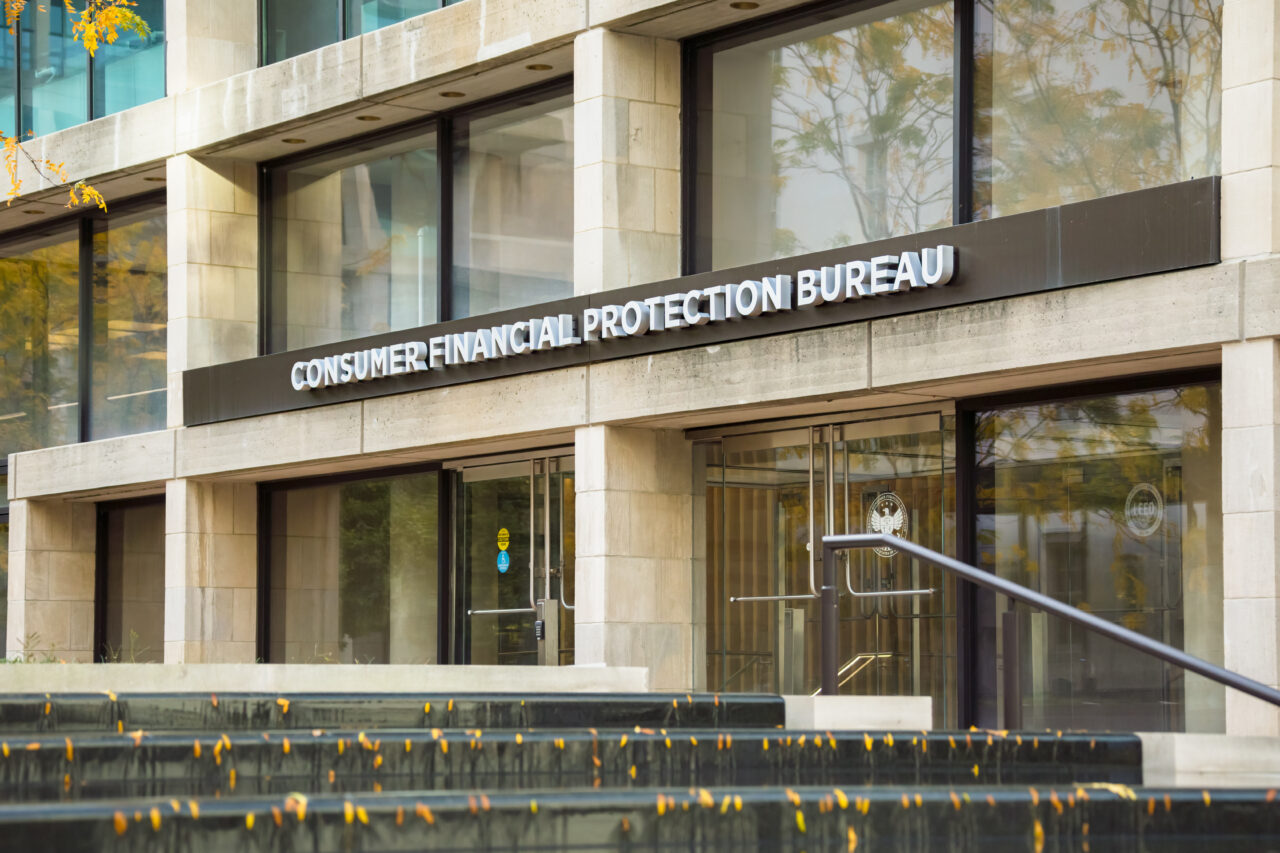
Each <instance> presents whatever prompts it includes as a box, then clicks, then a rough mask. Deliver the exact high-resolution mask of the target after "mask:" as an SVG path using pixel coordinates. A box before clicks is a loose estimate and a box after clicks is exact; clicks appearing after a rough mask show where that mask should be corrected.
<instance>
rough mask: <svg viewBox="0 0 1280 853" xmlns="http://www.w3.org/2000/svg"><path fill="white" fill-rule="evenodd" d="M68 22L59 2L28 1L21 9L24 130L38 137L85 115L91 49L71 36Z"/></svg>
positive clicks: (19, 29)
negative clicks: (86, 48)
mask: <svg viewBox="0 0 1280 853" xmlns="http://www.w3.org/2000/svg"><path fill="white" fill-rule="evenodd" d="M71 24H72V21H71V16H70V15H69V14H68V12H67V10H66V8H65V7H64V6H63V5H62V4H61V3H40V4H37V3H30V4H28V5H27V7H26V8H25V9H23V11H22V17H21V18H20V23H19V28H18V35H19V38H20V40H21V56H22V60H21V61H22V66H21V69H20V71H19V78H20V83H21V95H20V98H21V101H22V127H21V128H20V131H21V132H23V133H25V132H27V131H31V132H34V133H35V134H36V135H37V136H41V135H43V134H46V133H52V132H53V131H55V130H62V129H64V128H68V127H71V126H72V125H76V124H80V123H81V122H84V121H86V120H87V119H88V118H89V116H88V109H89V98H88V95H87V88H88V80H89V53H88V51H86V50H85V49H84V47H82V46H81V45H79V44H77V43H76V42H75V41H74V39H73V38H72V34H71Z"/></svg>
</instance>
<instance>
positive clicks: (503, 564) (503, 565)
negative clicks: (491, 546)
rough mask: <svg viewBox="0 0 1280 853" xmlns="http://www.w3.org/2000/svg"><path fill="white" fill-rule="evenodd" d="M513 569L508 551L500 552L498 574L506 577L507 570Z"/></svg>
mask: <svg viewBox="0 0 1280 853" xmlns="http://www.w3.org/2000/svg"><path fill="white" fill-rule="evenodd" d="M509 568H511V555H510V554H509V553H507V552H506V551H499V552H498V574H500V575H505V574H506V573H507V569H509Z"/></svg>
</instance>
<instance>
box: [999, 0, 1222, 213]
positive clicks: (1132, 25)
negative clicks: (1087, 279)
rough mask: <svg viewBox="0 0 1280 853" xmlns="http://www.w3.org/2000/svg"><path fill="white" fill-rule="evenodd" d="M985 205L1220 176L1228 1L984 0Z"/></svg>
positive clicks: (1009, 209) (1033, 203)
mask: <svg viewBox="0 0 1280 853" xmlns="http://www.w3.org/2000/svg"><path fill="white" fill-rule="evenodd" d="M977 31H978V32H977V36H976V44H975V83H974V88H975V93H974V94H975V101H976V104H975V110H974V119H975V130H976V138H975V167H974V169H975V198H974V207H975V217H976V218H980V219H981V218H988V217H993V216H1003V215H1007V214H1011V213H1018V212H1021V211H1026V210H1036V209H1039V208H1044V207H1051V206H1054V205H1058V204H1064V203H1067V202H1073V201H1082V200H1085V199H1091V198H1098V197H1100V196H1106V195H1112V194H1115V193H1122V192H1128V191H1130V190H1137V189H1142V188H1144V187H1152V186H1158V185H1161V184H1168V183H1173V182H1176V181H1182V180H1188V179H1190V178H1194V177H1204V176H1206V175H1214V174H1217V173H1218V171H1219V170H1220V165H1219V162H1220V161H1219V135H1220V120H1221V99H1222V93H1221V86H1220V84H1219V75H1220V72H1221V49H1222V3H1221V0H1056V2H1042V0H978V24H977Z"/></svg>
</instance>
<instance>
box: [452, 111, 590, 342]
mask: <svg viewBox="0 0 1280 853" xmlns="http://www.w3.org/2000/svg"><path fill="white" fill-rule="evenodd" d="M456 128H457V136H456V149H455V150H456V151H457V152H458V160H457V165H456V171H455V177H454V215H453V224H454V242H453V261H454V264H453V299H452V304H453V312H452V313H453V316H455V317H473V316H476V315H478V314H487V313H489V312H490V311H499V310H502V309H504V308H516V307H519V306H521V305H531V304H533V303H536V302H546V301H549V300H552V299H560V298H563V297H566V296H572V295H573V98H572V97H571V96H569V95H565V96H563V97H560V98H555V99H553V100H550V101H540V102H535V103H531V104H528V105H522V106H518V107H516V108H515V109H509V110H504V111H502V112H498V113H493V114H490V115H485V116H480V117H476V118H472V119H462V120H459V121H458V122H457V123H456Z"/></svg>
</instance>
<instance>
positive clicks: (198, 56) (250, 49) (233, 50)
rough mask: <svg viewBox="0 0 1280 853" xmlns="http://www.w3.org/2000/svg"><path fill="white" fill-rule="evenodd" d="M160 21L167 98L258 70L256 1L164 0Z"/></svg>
mask: <svg viewBox="0 0 1280 853" xmlns="http://www.w3.org/2000/svg"><path fill="white" fill-rule="evenodd" d="M164 19H165V20H164V35H165V41H166V42H167V49H166V50H165V77H166V79H165V84H166V88H167V89H168V90H169V92H168V94H170V95H176V94H178V93H180V92H189V91H191V90H192V89H196V88H199V87H200V86H204V85H206V84H208V83H213V82H215V81H218V80H222V79H224V78H227V77H230V76H232V75H233V74H239V73H240V72H242V71H248V70H250V69H252V68H257V67H258V4H257V2H256V0H218V2H217V3H210V2H209V0H165V4H164Z"/></svg>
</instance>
